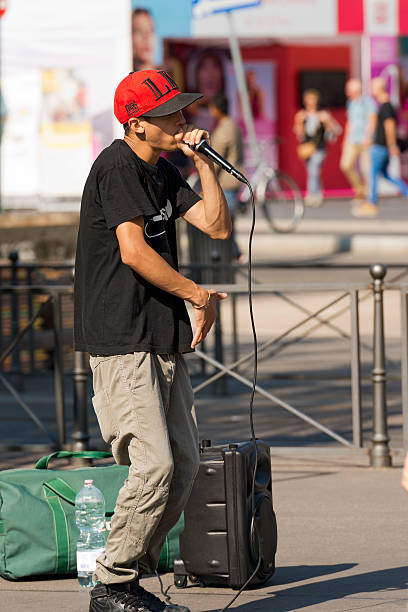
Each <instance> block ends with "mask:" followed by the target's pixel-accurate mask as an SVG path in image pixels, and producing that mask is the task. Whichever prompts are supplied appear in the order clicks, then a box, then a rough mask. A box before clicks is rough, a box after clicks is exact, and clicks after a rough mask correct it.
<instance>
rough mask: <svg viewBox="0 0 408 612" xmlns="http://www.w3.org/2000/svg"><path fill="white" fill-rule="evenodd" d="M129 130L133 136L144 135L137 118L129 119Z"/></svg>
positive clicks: (142, 127)
mask: <svg viewBox="0 0 408 612" xmlns="http://www.w3.org/2000/svg"><path fill="white" fill-rule="evenodd" d="M128 123H129V126H130V129H131V131H132V132H134V133H135V134H144V131H145V129H144V126H143V125H142V123H141V120H140V119H139V118H138V117H131V118H130V119H129V121H128Z"/></svg>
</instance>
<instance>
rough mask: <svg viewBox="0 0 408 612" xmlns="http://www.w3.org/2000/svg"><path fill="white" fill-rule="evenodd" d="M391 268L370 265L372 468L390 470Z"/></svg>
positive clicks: (381, 265)
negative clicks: (387, 323) (387, 333)
mask: <svg viewBox="0 0 408 612" xmlns="http://www.w3.org/2000/svg"><path fill="white" fill-rule="evenodd" d="M386 273H387V268H386V266H385V265H383V264H373V265H372V266H370V274H371V277H372V279H373V293H374V359H373V361H374V363H373V370H372V381H373V403H374V405H373V435H372V446H371V449H370V465H371V466H372V467H390V466H391V454H390V448H389V445H388V442H389V437H388V430H387V400H386V368H385V342H384V300H383V291H384V283H383V279H384V277H385V275H386Z"/></svg>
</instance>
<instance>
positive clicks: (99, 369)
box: [75, 70, 231, 612]
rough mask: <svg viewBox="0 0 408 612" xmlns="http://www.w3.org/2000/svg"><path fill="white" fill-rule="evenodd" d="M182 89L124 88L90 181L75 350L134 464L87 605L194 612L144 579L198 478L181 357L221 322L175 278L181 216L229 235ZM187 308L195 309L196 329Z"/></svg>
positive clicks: (81, 238)
mask: <svg viewBox="0 0 408 612" xmlns="http://www.w3.org/2000/svg"><path fill="white" fill-rule="evenodd" d="M200 97H201V95H200V94H187V93H181V92H180V91H179V89H178V86H177V85H176V83H175V82H174V81H173V79H172V78H171V77H170V76H169V75H168V74H167V73H165V72H163V71H158V70H142V71H139V72H134V73H131V74H130V75H128V76H127V77H125V78H124V79H123V80H122V81H121V82H120V83H119V85H118V87H117V89H116V92H115V99H114V112H115V116H116V118H117V119H118V121H120V123H122V124H123V127H124V138H123V140H122V139H118V140H115V141H114V142H113V143H112V144H111V145H110V146H109V147H107V148H106V149H105V150H104V151H102V153H101V154H100V155H99V157H98V158H97V160H96V161H95V163H94V164H93V166H92V169H91V171H90V174H89V176H88V179H87V181H86V184H85V188H84V193H83V197H82V204H81V217H80V226H79V234H78V244H77V254H76V262H75V350H77V351H87V352H89V353H90V355H91V358H90V364H91V368H92V372H93V386H94V397H93V405H94V409H95V413H96V416H97V418H98V422H99V425H100V429H101V434H102V437H103V439H104V440H105V441H106V442H108V443H110V444H111V446H112V452H113V456H114V458H115V461H116V462H117V463H119V464H121V465H129V477H128V478H127V480H126V482H125V484H124V485H123V487H122V488H121V490H120V492H119V495H118V499H117V503H116V508H115V513H114V515H113V518H112V530H111V532H110V534H109V537H108V540H107V543H106V552H105V553H104V554H103V555H101V556H100V557H99V558H98V560H97V565H96V572H95V576H94V578H95V580H96V581H97V585H96V586H95V587H94V589H93V590H92V591H91V603H90V608H89V609H90V611H93V612H102V611H104V610H106V611H107V610H109V611H110V612H119V611H122V610H123V611H127V612H159V611H160V612H161V611H163V610H168V611H184V612H185V611H186V610H187V608H186V607H184V606H176V605H175V604H170V605H168V604H167V605H166V604H165V603H164V602H163V601H161V600H160V599H158V598H157V597H156V596H154V595H153V594H151V593H148V592H147V591H146V590H145V589H143V588H142V587H141V586H140V585H139V582H138V575H139V573H140V568H147V569H148V570H150V571H154V570H155V569H156V567H157V563H158V559H159V556H160V552H161V548H162V546H163V542H164V539H165V537H166V535H167V533H168V531H169V530H170V529H171V528H172V527H173V525H175V523H176V522H177V520H178V518H179V516H180V514H181V512H182V510H183V508H184V506H185V504H186V502H187V499H188V497H189V494H190V491H191V487H192V484H193V481H194V478H195V476H196V473H197V470H198V465H199V455H198V436H197V427H196V420H195V413H194V406H193V393H192V388H191V383H190V379H189V376H188V372H187V367H186V364H185V361H184V357H183V353H187V352H190V351H192V350H194V347H195V346H196V345H197V344H199V343H200V342H201V341H202V340H203V339H204V338H205V337H206V335H207V334H208V332H209V331H210V329H211V327H212V325H213V323H214V320H215V318H216V301H217V300H220V299H224V298H225V297H226V294H225V293H218V292H216V291H215V290H209V291H207V290H206V289H204V288H202V287H200V286H198V285H196V284H195V283H194V282H193V281H191V280H189V279H188V278H186V277H184V276H183V275H181V274H180V273H179V272H178V262H177V246H176V228H175V221H176V219H177V218H178V217H180V216H181V217H183V218H184V219H186V221H188V222H189V223H192V224H193V225H195V226H196V227H198V228H199V229H200V230H202V231H203V232H205V233H206V234H208V235H209V236H210V237H211V238H216V239H226V238H228V237H229V235H230V232H231V219H230V215H229V212H228V206H227V203H226V200H225V197H224V194H223V192H222V189H221V188H220V185H219V183H218V179H217V176H216V174H215V172H214V168H213V165H212V162H211V161H209V159H208V158H207V157H205V156H203V155H201V154H200V153H197V152H195V151H194V148H193V147H192V145H194V144H197V143H199V142H200V141H201V140H202V138H206V139H208V138H209V134H208V132H206V131H204V130H201V129H199V128H196V127H192V126H186V125H185V119H184V116H183V112H182V110H183V109H184V108H186V107H187V106H188V105H189V104H191V103H192V102H194V101H196V100H198V99H199V98H200ZM178 149H179V150H181V151H182V152H183V153H184V155H186V156H187V157H189V158H190V159H191V160H192V161H193V162H194V164H195V166H196V169H197V171H198V173H199V175H200V179H201V184H202V198H200V197H199V196H198V195H197V194H195V193H194V192H193V191H192V190H191V189H190V188H189V186H188V184H187V183H186V182H185V181H184V180H183V179H182V177H181V176H180V174H179V172H178V170H177V169H176V168H175V167H174V166H173V165H172V164H170V163H169V162H168V161H166V160H165V159H164V158H162V157H161V156H160V155H161V153H162V152H163V151H176V150H178ZM185 301H188V302H190V304H191V305H192V307H193V311H192V312H193V313H194V319H195V332H194V335H193V333H192V330H191V326H190V321H189V317H188V314H187V310H186V306H185V303H184V302H185Z"/></svg>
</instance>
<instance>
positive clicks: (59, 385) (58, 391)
mask: <svg viewBox="0 0 408 612" xmlns="http://www.w3.org/2000/svg"><path fill="white" fill-rule="evenodd" d="M53 297H54V299H53V302H52V306H53V315H54V317H53V319H54V321H53V323H54V391H55V412H56V424H57V442H58V447H59V449H63V448H64V445H65V393H64V354H63V337H62V333H63V332H62V315H61V296H60V294H59V293H58V291H55V293H54V295H53Z"/></svg>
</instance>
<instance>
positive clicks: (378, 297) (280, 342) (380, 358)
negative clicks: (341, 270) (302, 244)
mask: <svg viewBox="0 0 408 612" xmlns="http://www.w3.org/2000/svg"><path fill="white" fill-rule="evenodd" d="M65 268H67V267H66V266H65ZM370 272H371V275H372V283H278V284H273V285H270V284H262V285H261V284H255V285H254V286H253V294H254V297H255V296H257V295H274V296H277V297H279V298H281V299H283V300H285V301H286V302H289V303H291V304H292V305H295V306H296V307H297V308H298V309H299V310H300V311H302V313H303V314H304V315H305V316H304V318H303V319H302V320H301V321H300V322H298V323H296V325H292V326H291V327H290V328H289V329H287V330H285V331H283V332H282V333H280V334H279V336H278V337H276V338H273V339H271V340H267V341H265V342H263V343H262V344H261V345H260V346H259V359H260V360H262V359H263V358H264V357H265V356H266V355H269V356H270V355H272V356H273V355H276V354H277V353H278V352H279V351H281V350H283V348H285V347H286V346H289V345H290V344H293V343H294V342H299V341H301V340H303V339H304V338H305V337H306V336H308V335H310V333H312V332H313V330H314V329H317V328H319V327H320V326H322V325H324V326H327V327H329V328H330V329H331V330H332V331H335V332H336V333H339V334H340V335H341V336H342V337H343V338H345V339H348V340H349V341H350V365H351V377H350V378H351V412H352V439H351V440H348V439H347V438H345V437H344V436H342V435H340V434H338V433H337V432H335V431H333V430H332V429H330V428H328V427H326V426H325V425H323V424H322V423H320V422H318V421H317V420H316V419H313V418H311V417H310V416H309V415H307V414H305V413H304V412H303V411H301V410H300V409H299V408H297V407H296V406H292V405H291V404H290V403H289V402H287V401H285V400H282V399H281V398H279V397H278V396H277V395H276V394H274V393H271V392H270V391H269V390H267V389H265V388H264V387H262V386H261V385H259V384H258V386H257V388H256V391H257V393H258V394H260V395H262V396H263V397H265V398H267V399H268V400H269V401H271V402H272V403H274V404H277V405H279V406H281V407H282V408H283V409H284V410H286V411H288V412H290V413H291V414H293V415H295V416H296V417H298V418H300V419H302V420H303V421H305V422H307V423H308V424H309V425H312V426H313V427H315V428H316V429H318V430H320V431H322V432H324V433H325V434H327V435H328V436H330V437H331V438H333V439H335V440H336V441H337V442H339V443H341V444H343V445H344V446H346V447H354V448H361V446H362V412H361V365H360V361H361V358H360V351H361V346H362V342H361V338H360V320H359V304H360V303H361V301H362V300H364V299H368V298H369V297H370V296H374V313H375V316H374V333H373V369H372V383H373V435H372V449H371V463H372V465H376V466H386V465H390V462H391V458H390V450H389V437H388V431H387V404H386V369H387V368H386V362H385V353H384V315H383V311H384V304H383V292H384V289H394V290H398V291H400V293H401V305H402V308H401V315H402V318H401V329H402V340H403V342H402V354H401V381H402V383H401V392H402V407H403V439H404V445H405V446H406V447H408V285H405V284H403V283H400V284H398V283H396V282H393V283H387V284H384V277H385V273H386V269H385V267H384V266H381V265H376V266H372V267H371V269H370ZM404 274H405V272H404ZM399 276H402V275H399ZM12 278H13V276H11V277H10V279H11V280H12ZM394 281H395V279H394ZM215 288H217V287H215ZM218 288H219V289H220V290H221V289H222V290H223V291H227V292H228V293H229V294H230V296H231V298H232V299H231V303H232V315H231V316H232V328H233V343H232V355H233V361H232V363H230V364H228V365H226V364H225V363H224V359H223V355H222V354H221V358H220V350H221V351H222V350H223V348H224V346H223V345H224V343H223V332H222V310H223V308H224V306H222V307H221V304H222V302H220V303H219V304H220V311H221V316H220V318H219V320H218V324H217V329H216V339H215V342H214V348H215V351H214V357H212V356H210V355H209V353H208V351H207V350H202V348H200V349H199V350H196V354H197V355H198V357H199V358H200V360H201V361H202V363H204V364H205V363H206V364H209V365H210V366H211V367H212V368H213V369H215V371H216V372H215V373H211V374H210V375H209V376H208V377H207V379H206V380H204V381H202V382H201V383H200V384H199V385H197V386H196V387H195V393H199V392H200V391H201V390H202V389H204V388H206V387H208V386H209V385H210V384H212V383H216V382H217V381H220V380H221V379H222V378H224V377H226V376H229V377H232V378H234V379H236V380H238V381H240V382H241V383H242V384H243V385H245V386H247V387H250V386H252V382H251V380H250V379H249V378H248V377H246V376H244V375H243V374H242V373H241V372H238V371H237V369H238V367H242V366H243V365H244V364H245V363H247V362H248V361H250V360H251V359H252V357H253V354H252V353H251V352H248V354H246V355H243V356H241V357H239V351H238V347H239V345H238V331H237V316H236V308H237V301H238V298H239V297H240V296H242V295H246V294H247V286H246V285H229V286H225V285H222V286H219V287H218ZM293 291H295V292H307V293H310V292H325V293H328V292H340V295H337V296H336V297H335V298H333V299H330V300H329V302H328V303H327V304H325V305H324V306H322V307H320V308H319V309H317V310H316V311H314V312H313V311H310V310H309V309H307V308H305V307H304V306H303V305H301V304H299V303H298V302H297V301H296V300H294V299H293V298H292V297H289V296H288V295H287V293H290V292H293ZM363 292H364V295H362V293H363ZM39 294H42V295H48V296H49V298H48V299H49V300H50V301H51V302H52V309H53V338H54V393H55V418H56V426H57V428H56V431H57V434H56V437H54V436H53V435H52V434H50V432H49V431H48V430H47V428H46V427H45V425H44V424H43V423H42V422H41V420H40V419H39V418H38V417H37V415H35V413H34V411H33V410H32V409H31V408H30V407H29V406H27V404H26V403H25V402H24V400H23V399H22V398H21V396H20V394H19V393H18V390H17V389H16V388H15V386H14V385H13V384H12V383H11V382H10V380H9V379H8V378H7V374H6V373H2V372H1V371H0V382H2V383H3V385H4V387H5V388H6V389H7V390H8V391H9V392H10V393H11V394H12V395H13V397H14V398H15V400H16V401H17V403H18V404H19V405H20V406H21V407H22V408H23V410H24V411H25V412H26V414H27V415H28V416H29V418H31V419H32V420H33V422H35V423H36V425H37V426H38V427H40V428H41V429H42V431H43V432H44V433H46V435H47V437H48V439H49V442H50V445H51V446H55V447H59V448H61V447H64V446H65V445H66V444H67V440H66V416H65V393H64V366H63V354H62V346H63V334H62V320H61V298H62V297H63V296H64V295H72V286H71V285H62V286H59V285H53V286H49V285H47V286H45V285H35V284H26V285H22V284H17V285H15V284H11V283H10V284H4V283H3V284H2V285H0V300H1V299H3V297H4V296H5V295H9V296H12V297H13V296H18V295H30V296H36V295H39ZM344 301H348V304H347V305H346V306H342V308H341V309H340V310H338V311H337V312H336V313H334V314H332V315H330V316H327V315H326V311H327V310H328V309H329V308H332V307H333V306H335V305H340V304H341V303H342V302H344ZM0 304H1V302H0ZM40 311H41V306H40V308H39V310H38V311H37V312H36V313H32V316H31V318H30V319H29V321H28V323H27V325H26V326H25V327H24V328H20V325H18V326H15V327H12V332H13V333H12V334H11V335H9V336H8V338H7V340H8V345H7V346H6V347H5V348H4V338H3V347H2V351H1V353H0V367H1V366H2V363H4V360H5V359H6V358H7V357H8V356H10V355H11V354H13V353H15V352H18V344H19V342H21V340H22V339H23V337H24V336H25V335H27V334H29V333H32V329H33V323H34V321H35V320H36V319H37V318H38V316H39V314H40ZM346 311H349V314H350V329H351V332H350V334H347V333H346V332H344V330H342V329H341V328H340V327H338V326H337V325H335V324H334V323H333V321H334V319H335V318H336V317H337V316H339V315H340V314H344V312H346ZM311 321H314V322H315V325H314V326H313V327H312V328H309V329H308V330H307V331H306V332H305V333H304V334H303V336H301V337H300V338H299V337H295V338H294V337H292V334H293V332H294V331H296V330H299V329H300V328H301V327H302V326H304V325H305V324H306V323H308V322H311ZM217 334H218V337H217ZM368 348H370V349H371V348H372V347H371V346H369V347H368ZM392 365H393V366H395V365H396V364H395V363H394V364H392ZM88 374H89V370H88V367H87V364H86V361H85V355H84V354H82V353H74V367H73V371H72V376H73V381H74V409H73V420H74V429H73V434H72V440H71V442H70V444H71V445H72V446H74V448H75V449H82V448H86V446H87V444H88V439H89V432H88V421H87V419H88V416H87V415H88V395H87V382H88Z"/></svg>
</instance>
